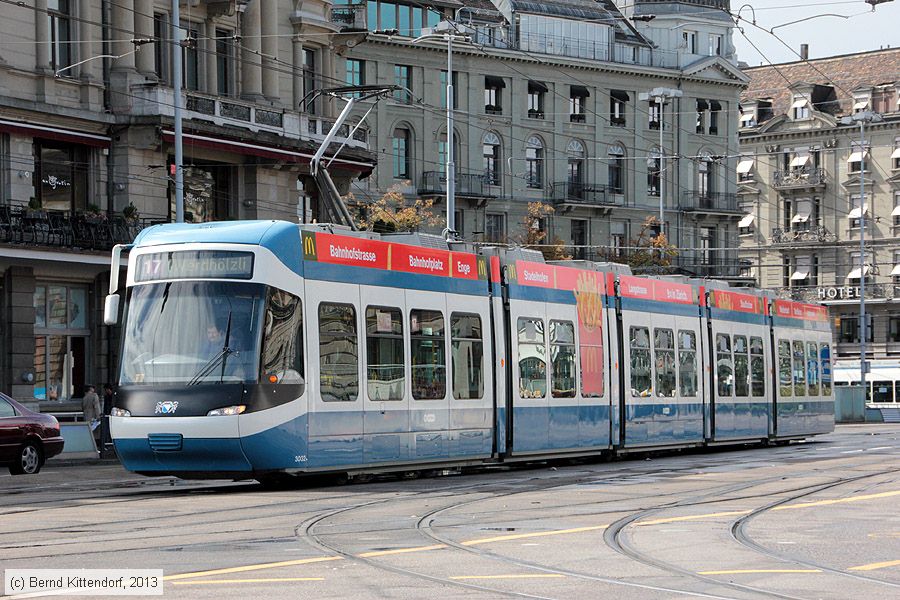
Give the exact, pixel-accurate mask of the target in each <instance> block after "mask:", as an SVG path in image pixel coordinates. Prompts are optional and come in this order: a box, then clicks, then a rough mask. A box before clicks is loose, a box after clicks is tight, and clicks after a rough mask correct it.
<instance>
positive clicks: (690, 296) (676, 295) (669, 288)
mask: <svg viewBox="0 0 900 600" xmlns="http://www.w3.org/2000/svg"><path fill="white" fill-rule="evenodd" d="M653 297H654V298H655V299H656V300H658V301H660V302H672V303H674V304H695V303H696V297H695V295H694V288H693V286H690V285H686V284H684V283H671V282H668V281H656V280H653Z"/></svg>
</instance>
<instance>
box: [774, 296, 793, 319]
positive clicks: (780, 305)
mask: <svg viewBox="0 0 900 600" xmlns="http://www.w3.org/2000/svg"><path fill="white" fill-rule="evenodd" d="M792 304H793V302H791V301H789V300H776V301H775V316H778V317H787V318H790V317H791V316H792V315H793V311H792V310H791V305H792Z"/></svg>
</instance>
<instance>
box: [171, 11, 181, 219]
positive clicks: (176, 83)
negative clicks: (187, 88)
mask: <svg viewBox="0 0 900 600" xmlns="http://www.w3.org/2000/svg"><path fill="white" fill-rule="evenodd" d="M178 3H179V0H172V28H171V29H172V39H173V40H174V41H175V44H174V48H175V56H174V59H173V60H172V87H173V91H174V96H175V97H174V102H173V104H174V107H175V114H174V120H175V127H174V130H175V222H176V223H184V152H183V150H184V135H183V133H182V124H181V121H182V116H181V77H182V75H181V60H182V58H181V57H182V53H183V52H184V47H183V46H182V45H181V15H180V13H179V7H178Z"/></svg>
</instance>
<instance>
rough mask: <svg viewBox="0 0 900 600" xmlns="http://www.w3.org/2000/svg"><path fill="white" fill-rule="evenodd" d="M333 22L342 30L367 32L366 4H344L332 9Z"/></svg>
mask: <svg viewBox="0 0 900 600" xmlns="http://www.w3.org/2000/svg"><path fill="white" fill-rule="evenodd" d="M331 22H332V23H335V24H336V25H340V26H341V29H350V30H354V31H356V30H358V31H365V30H366V29H367V25H368V23H367V20H366V3H365V2H363V3H361V4H342V5H335V6H333V7H332V8H331Z"/></svg>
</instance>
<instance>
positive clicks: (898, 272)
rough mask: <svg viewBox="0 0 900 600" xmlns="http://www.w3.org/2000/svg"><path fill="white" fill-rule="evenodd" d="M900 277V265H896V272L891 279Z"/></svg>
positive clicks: (893, 272)
mask: <svg viewBox="0 0 900 600" xmlns="http://www.w3.org/2000/svg"><path fill="white" fill-rule="evenodd" d="M898 276H900V265H894V270H893V271H891V277H898Z"/></svg>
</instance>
